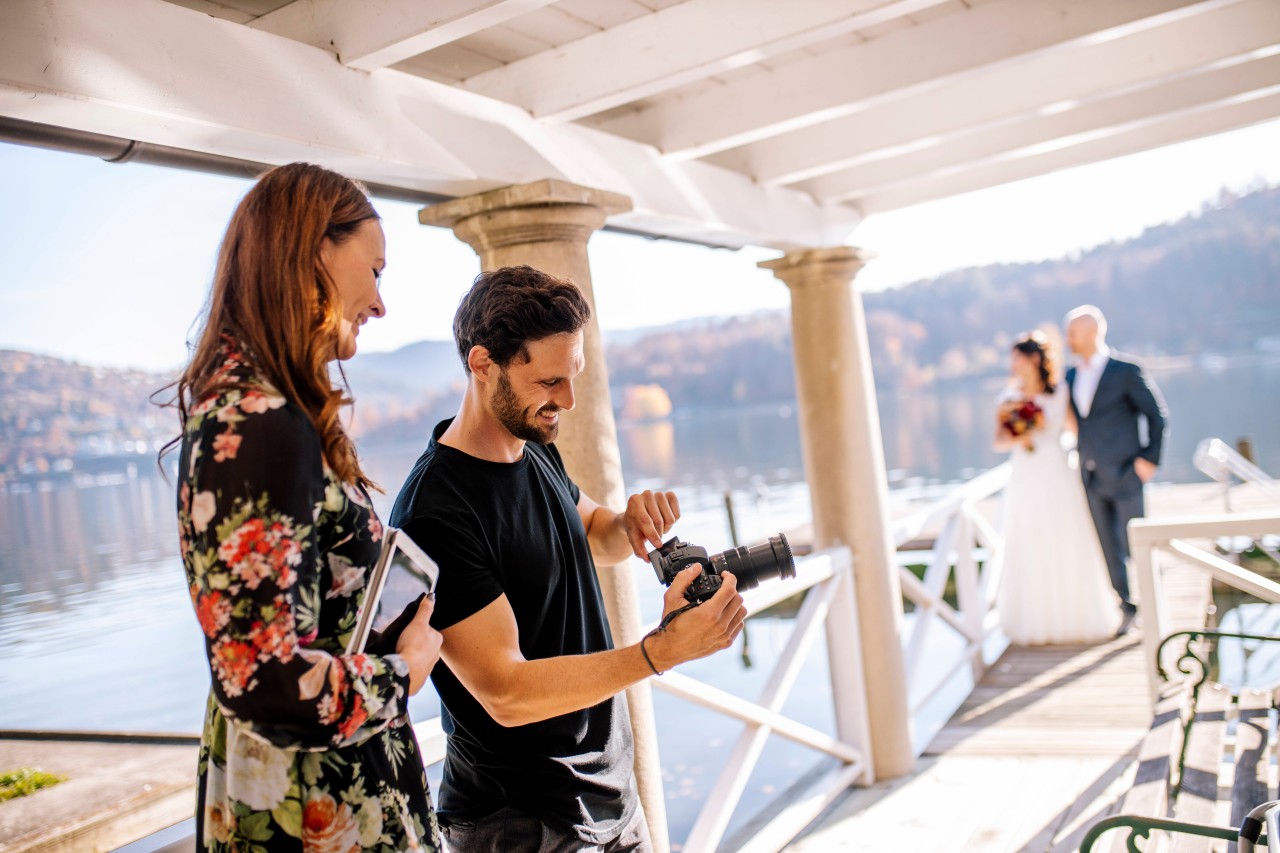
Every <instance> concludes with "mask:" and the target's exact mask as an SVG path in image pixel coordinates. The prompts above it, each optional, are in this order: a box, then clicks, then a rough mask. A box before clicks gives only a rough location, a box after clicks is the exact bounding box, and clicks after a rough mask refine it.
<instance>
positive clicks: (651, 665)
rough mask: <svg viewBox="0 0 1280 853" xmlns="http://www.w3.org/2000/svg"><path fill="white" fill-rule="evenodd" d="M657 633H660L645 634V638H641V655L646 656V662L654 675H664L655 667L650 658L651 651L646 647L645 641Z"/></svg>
mask: <svg viewBox="0 0 1280 853" xmlns="http://www.w3.org/2000/svg"><path fill="white" fill-rule="evenodd" d="M656 633H658V632H657V631H650V632H649V633H647V634H645V635H644V636H643V637H641V638H640V654H642V655H644V662H645V663H647V664H649V669H651V670H653V674H654V675H662V673H661V672H658V668H657V667H656V666H654V665H653V661H652V660H651V659H650V658H649V650H648V649H646V648H645V647H644V641H645V640H647V639H649V638H650V637H652V636H653V635H654V634H656Z"/></svg>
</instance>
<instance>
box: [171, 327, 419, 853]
mask: <svg viewBox="0 0 1280 853" xmlns="http://www.w3.org/2000/svg"><path fill="white" fill-rule="evenodd" d="M223 354H224V362H223V364H222V366H221V368H220V376H219V377H218V378H219V380H230V381H232V382H236V383H240V384H242V385H244V386H245V388H244V389H243V390H230V391H225V392H222V393H219V394H218V395H216V396H213V397H209V398H206V399H202V400H199V401H197V402H196V404H195V405H194V406H193V407H192V409H191V411H190V415H189V417H188V420H187V423H186V425H185V429H184V432H183V441H182V455H181V460H180V463H179V464H180V472H181V474H180V480H179V489H178V522H179V530H180V542H181V549H182V562H183V565H184V566H185V568H186V574H187V581H188V584H189V586H190V591H191V600H192V603H193V605H194V606H195V611H196V617H197V620H198V621H199V623H200V628H201V630H202V631H203V633H204V636H205V646H206V649H207V651H208V656H209V665H210V669H211V672H212V684H211V690H210V696H209V704H208V710H207V713H206V717H205V725H204V735H203V737H202V739H201V745H200V754H199V765H198V773H199V793H198V801H197V808H196V827H197V829H196V840H197V843H198V846H199V849H201V850H209V851H232V850H234V851H240V852H241V853H264V851H276V850H299V851H307V853H312V851H315V853H349V852H350V851H357V850H377V851H404V850H422V851H429V852H431V851H438V850H439V849H440V842H439V829H438V828H437V826H436V821H435V815H434V813H433V811H432V808H431V799H430V793H429V791H428V790H427V779H426V771H425V769H424V767H423V762H422V755H421V753H420V752H419V749H418V742H417V739H416V738H415V737H414V733H413V728H412V726H411V725H410V722H409V718H408V710H407V703H408V699H409V667H408V664H407V663H406V662H405V661H404V659H403V658H401V657H400V656H398V655H394V654H392V655H386V656H384V657H379V656H374V655H366V654H354V655H347V654H345V653H344V649H345V646H346V643H347V640H348V639H349V637H350V635H351V631H352V630H353V628H354V626H355V622H356V617H357V613H358V609H359V607H360V605H361V603H362V601H363V600H364V595H365V578H366V574H367V572H368V570H369V569H370V568H371V567H372V566H373V564H374V562H375V560H376V558H377V555H378V551H379V548H380V542H381V539H382V524H381V523H380V522H379V521H378V517H377V515H375V514H374V512H373V508H372V505H371V502H370V501H369V496H368V494H367V493H366V492H364V490H363V489H361V488H359V487H356V486H354V485H350V484H347V483H344V482H343V481H341V480H340V479H339V478H338V477H337V476H336V475H335V474H334V473H333V471H331V470H330V469H329V467H328V465H326V464H325V463H324V461H323V455H322V452H321V445H320V437H319V435H318V433H317V432H316V430H315V428H314V427H313V426H312V425H311V422H310V421H309V420H308V418H307V417H306V415H305V414H304V413H303V411H302V410H301V409H300V408H298V407H297V406H296V405H293V404H291V403H289V402H287V401H286V400H285V399H284V398H283V397H282V396H280V395H279V394H278V393H276V392H275V390H274V389H272V388H271V387H270V386H269V385H268V384H266V383H265V382H264V381H263V380H261V379H260V378H256V377H255V376H254V373H253V371H252V370H251V369H250V368H249V367H248V366H247V364H246V360H245V359H244V357H243V356H242V355H241V354H240V353H239V351H238V349H237V347H235V346H234V345H233V344H232V343H231V342H230V341H229V340H224V353H223Z"/></svg>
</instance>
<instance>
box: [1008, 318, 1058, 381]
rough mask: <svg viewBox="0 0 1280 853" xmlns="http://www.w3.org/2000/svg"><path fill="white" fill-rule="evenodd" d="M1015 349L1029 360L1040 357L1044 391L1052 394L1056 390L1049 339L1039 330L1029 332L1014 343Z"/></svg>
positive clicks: (1041, 379)
mask: <svg viewBox="0 0 1280 853" xmlns="http://www.w3.org/2000/svg"><path fill="white" fill-rule="evenodd" d="M1013 349H1014V350H1015V351H1016V352H1020V353H1022V354H1023V355H1025V356H1027V357H1028V358H1031V357H1033V356H1037V355H1038V356H1040V358H1039V360H1038V364H1039V367H1040V382H1041V383H1043V385H1044V390H1045V391H1046V392H1047V393H1049V394H1052V393H1053V389H1054V382H1053V358H1052V357H1050V355H1049V338H1048V337H1047V336H1046V335H1045V333H1044V332H1041V331H1039V330H1036V331H1034V332H1027V333H1025V334H1023V335H1021V336H1020V337H1019V338H1018V339H1017V340H1016V341H1014V343H1013Z"/></svg>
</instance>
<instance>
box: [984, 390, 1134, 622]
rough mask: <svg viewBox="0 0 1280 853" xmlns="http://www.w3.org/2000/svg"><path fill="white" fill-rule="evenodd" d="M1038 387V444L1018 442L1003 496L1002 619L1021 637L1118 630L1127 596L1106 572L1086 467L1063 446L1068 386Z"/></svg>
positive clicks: (1036, 399) (1000, 598)
mask: <svg viewBox="0 0 1280 853" xmlns="http://www.w3.org/2000/svg"><path fill="white" fill-rule="evenodd" d="M1070 393H1071V392H1070V390H1069V389H1068V388H1067V384H1066V383H1065V382H1060V383H1058V386H1057V389H1056V390H1055V392H1054V393H1053V394H1037V395H1036V397H1035V401H1036V403H1037V404H1038V405H1039V406H1040V407H1041V408H1042V409H1043V410H1044V427H1043V429H1041V430H1039V431H1037V432H1036V433H1035V437H1034V442H1035V448H1034V450H1027V449H1026V448H1025V447H1022V446H1021V445H1018V446H1016V447H1015V448H1014V449H1013V453H1012V457H1013V458H1012V461H1013V473H1012V475H1011V477H1010V479H1009V486H1008V488H1007V489H1006V490H1005V499H1004V533H1005V555H1004V571H1003V574H1002V576H1001V580H1000V590H999V593H998V597H997V602H998V607H999V610H1000V626H1001V628H1003V629H1004V633H1005V635H1006V636H1007V637H1008V638H1009V640H1010V641H1011V642H1013V643H1015V644H1018V645H1041V644H1065V643H1091V642H1097V641H1099V640H1104V639H1108V638H1110V637H1111V636H1113V635H1114V633H1115V631H1116V628H1117V627H1118V626H1119V622H1120V602H1119V599H1118V598H1117V596H1116V594H1115V591H1114V590H1113V589H1112V588H1111V581H1110V580H1109V578H1108V575H1107V564H1106V562H1105V561H1104V559H1103V556H1102V546H1101V545H1100V544H1099V542H1098V533H1097V530H1096V529H1095V528H1094V526H1093V518H1092V516H1090V514H1089V505H1088V502H1087V500H1086V498H1085V495H1084V485H1083V484H1082V483H1081V482H1080V472H1079V471H1078V470H1077V469H1076V467H1075V466H1074V465H1073V464H1072V462H1071V458H1070V457H1068V455H1067V452H1066V450H1065V449H1064V448H1063V446H1062V429H1063V424H1064V423H1065V421H1066V416H1067V405H1068V404H1069V399H1068V394H1070Z"/></svg>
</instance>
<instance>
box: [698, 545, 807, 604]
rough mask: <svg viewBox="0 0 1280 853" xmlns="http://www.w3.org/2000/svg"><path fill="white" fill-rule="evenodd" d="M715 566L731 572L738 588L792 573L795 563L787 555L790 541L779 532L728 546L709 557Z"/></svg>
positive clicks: (788, 575)
mask: <svg viewBox="0 0 1280 853" xmlns="http://www.w3.org/2000/svg"><path fill="white" fill-rule="evenodd" d="M711 560H712V562H713V563H715V564H716V568H717V569H719V570H720V571H722V572H725V571H727V572H733V576H734V577H735V578H737V579H738V589H740V590H741V589H755V588H756V587H758V586H759V585H760V582H761V581H767V580H773V579H774V578H784V579H785V578H793V577H795V576H796V562H795V560H794V559H793V558H792V556H791V544H790V543H789V542H787V537H786V536H785V535H783V534H781V533H779V534H778V535H777V536H770V537H769V541H768V542H761V543H760V544H759V545H749V546H744V547H741V548H732V549H730V550H728V551H724V552H722V553H719V554H716V555H714V556H712V557H711Z"/></svg>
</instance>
